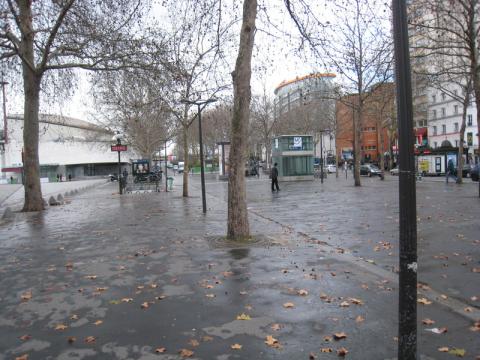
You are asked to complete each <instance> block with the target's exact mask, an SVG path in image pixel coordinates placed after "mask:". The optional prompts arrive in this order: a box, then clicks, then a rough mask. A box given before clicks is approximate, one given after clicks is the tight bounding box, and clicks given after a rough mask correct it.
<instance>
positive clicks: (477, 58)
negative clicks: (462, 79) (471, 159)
mask: <svg viewBox="0 0 480 360" xmlns="http://www.w3.org/2000/svg"><path fill="white" fill-rule="evenodd" d="M477 41H478V39H477ZM475 49H476V50H474V51H473V55H472V58H471V62H472V65H471V67H472V73H473V76H472V77H473V90H474V94H475V102H476V103H477V137H478V153H479V156H480V70H477V67H480V54H479V51H478V48H475ZM478 197H480V181H479V182H478Z"/></svg>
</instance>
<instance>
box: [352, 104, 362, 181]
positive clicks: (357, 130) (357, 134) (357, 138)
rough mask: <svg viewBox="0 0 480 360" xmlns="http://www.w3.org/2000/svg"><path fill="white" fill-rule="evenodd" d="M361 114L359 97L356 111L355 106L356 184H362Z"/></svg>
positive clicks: (354, 170)
mask: <svg viewBox="0 0 480 360" xmlns="http://www.w3.org/2000/svg"><path fill="white" fill-rule="evenodd" d="M361 116H362V108H361V99H359V104H358V109H357V111H355V107H353V139H354V140H353V153H354V156H355V159H354V161H355V163H354V168H353V177H354V180H355V186H362V183H361V182H360V157H361V154H360V131H361V126H360V123H361Z"/></svg>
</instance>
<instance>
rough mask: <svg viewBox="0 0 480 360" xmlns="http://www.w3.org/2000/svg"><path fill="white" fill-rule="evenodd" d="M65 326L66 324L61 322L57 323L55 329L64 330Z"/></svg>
mask: <svg viewBox="0 0 480 360" xmlns="http://www.w3.org/2000/svg"><path fill="white" fill-rule="evenodd" d="M67 328H68V326H66V325H63V324H57V326H55V330H65V329H67Z"/></svg>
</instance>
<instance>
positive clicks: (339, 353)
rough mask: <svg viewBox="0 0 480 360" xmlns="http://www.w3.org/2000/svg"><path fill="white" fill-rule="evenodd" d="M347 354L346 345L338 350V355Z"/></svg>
mask: <svg viewBox="0 0 480 360" xmlns="http://www.w3.org/2000/svg"><path fill="white" fill-rule="evenodd" d="M347 354H348V350H347V349H345V348H344V347H341V348H340V349H338V350H337V355H338V356H346V355H347Z"/></svg>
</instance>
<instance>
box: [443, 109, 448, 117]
mask: <svg viewBox="0 0 480 360" xmlns="http://www.w3.org/2000/svg"><path fill="white" fill-rule="evenodd" d="M446 115H447V111H446V110H445V108H442V117H445V116H446Z"/></svg>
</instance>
